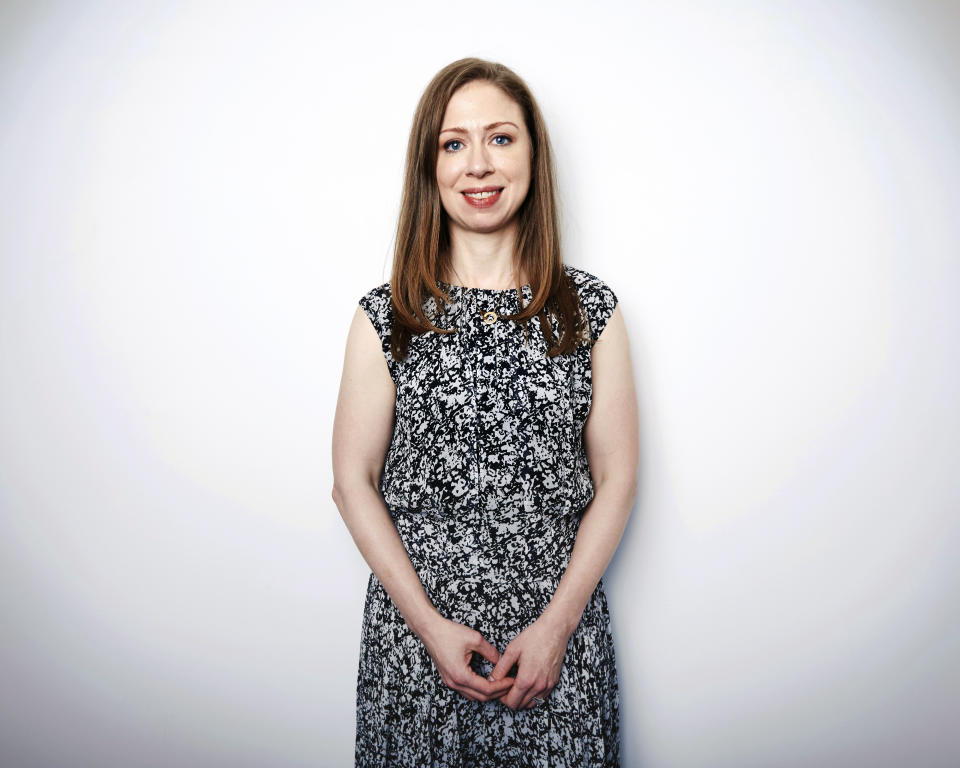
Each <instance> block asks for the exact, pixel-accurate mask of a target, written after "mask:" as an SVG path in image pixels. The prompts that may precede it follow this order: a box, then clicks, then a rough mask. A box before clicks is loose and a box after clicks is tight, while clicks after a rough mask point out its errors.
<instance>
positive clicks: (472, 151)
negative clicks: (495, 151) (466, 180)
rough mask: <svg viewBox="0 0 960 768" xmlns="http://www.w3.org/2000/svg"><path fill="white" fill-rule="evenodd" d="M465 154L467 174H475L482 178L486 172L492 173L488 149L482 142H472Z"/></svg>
mask: <svg viewBox="0 0 960 768" xmlns="http://www.w3.org/2000/svg"><path fill="white" fill-rule="evenodd" d="M467 151H468V152H469V155H468V156H467V175H468V176H476V177H477V178H478V179H482V178H483V177H484V176H486V175H487V174H490V173H493V164H492V163H491V162H490V151H489V149H488V148H487V146H486V145H485V144H484V143H483V142H482V141H478V142H474V144H473V146H472V147H470V148H469V149H468V150H467Z"/></svg>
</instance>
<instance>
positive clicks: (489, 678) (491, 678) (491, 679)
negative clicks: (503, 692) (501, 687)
mask: <svg viewBox="0 0 960 768" xmlns="http://www.w3.org/2000/svg"><path fill="white" fill-rule="evenodd" d="M487 680H489V681H490V682H491V683H492V682H493V675H490V677H488V678H487Z"/></svg>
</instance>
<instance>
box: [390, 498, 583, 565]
mask: <svg viewBox="0 0 960 768" xmlns="http://www.w3.org/2000/svg"><path fill="white" fill-rule="evenodd" d="M390 515H391V517H392V519H393V521H394V525H395V526H396V528H397V532H398V533H399V534H400V539H401V541H403V545H404V547H405V549H406V550H407V554H408V555H409V557H410V561H411V563H413V566H414V568H415V569H416V570H417V571H418V572H419V573H420V574H421V576H422V577H426V578H433V579H437V578H441V577H442V578H444V579H451V578H457V579H468V580H469V579H477V580H485V581H488V582H497V581H504V580H519V581H524V582H533V581H552V580H559V578H560V576H561V575H562V573H563V571H564V570H565V569H566V566H567V563H568V562H569V560H570V555H571V553H572V551H573V546H574V543H575V541H576V536H577V531H578V530H579V527H580V517H579V516H577V515H573V516H553V515H552V514H550V513H549V512H546V513H543V514H531V513H523V514H522V515H509V514H496V515H486V516H484V515H483V514H477V515H475V516H474V517H473V518H471V519H470V520H469V521H467V520H463V519H460V518H457V517H447V516H443V515H428V514H421V513H417V512H414V511H411V510H408V509H403V508H400V509H398V508H395V507H392V508H390Z"/></svg>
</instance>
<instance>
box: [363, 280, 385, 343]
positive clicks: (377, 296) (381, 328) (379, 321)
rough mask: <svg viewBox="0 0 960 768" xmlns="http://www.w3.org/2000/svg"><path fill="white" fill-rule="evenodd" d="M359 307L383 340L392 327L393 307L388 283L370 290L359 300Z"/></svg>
mask: <svg viewBox="0 0 960 768" xmlns="http://www.w3.org/2000/svg"><path fill="white" fill-rule="evenodd" d="M359 304H360V307H361V308H362V309H363V311H364V312H365V313H366V315H367V317H369V318H370V322H371V323H373V327H374V328H376V329H377V333H378V334H379V335H380V338H381V339H384V338H385V337H386V336H388V335H389V333H390V327H391V326H392V325H393V307H392V294H391V292H390V283H389V282H387V283H381V284H380V285H378V286H375V287H374V288H371V289H370V290H369V291H367V292H366V293H365V294H363V296H361V297H360V300H359Z"/></svg>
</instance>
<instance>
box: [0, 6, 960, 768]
mask: <svg viewBox="0 0 960 768" xmlns="http://www.w3.org/2000/svg"><path fill="white" fill-rule="evenodd" d="M958 50H960V6H958V4H957V3H956V2H935V1H934V0H921V1H920V2H915V1H912V2H907V0H903V1H902V2H781V3H769V2H759V0H758V1H757V2H749V1H748V0H736V1H735V2H730V3H724V4H718V3H712V2H708V0H685V1H684V2H671V3H643V2H632V3H626V2H622V3H616V2H596V3H592V4H582V3H554V4H551V5H549V6H548V5H546V4H534V3H524V2H518V3H490V4H476V3H456V2H413V3H403V4H391V3H386V2H380V3H370V4H365V5H359V4H358V5H354V6H349V5H347V4H336V5H335V4H333V3H327V4H324V3H308V2H302V3H269V4H268V3H266V2H262V3H243V2H232V3H227V2H220V3H213V2H197V3H189V4H187V3H176V2H169V3H146V2H134V1H132V0H130V1H127V2H100V3H93V2H39V3H38V2H23V1H19V2H5V3H4V4H3V5H2V7H0V114H2V120H0V249H2V262H0V270H2V271H0V428H2V433H0V504H2V517H0V555H2V559H0V610H2V625H0V626H2V631H0V654H2V655H0V680H2V684H0V763H2V765H3V766H4V767H5V768H8V767H9V768H35V767H36V768H54V767H57V768H59V767H60V766H63V767H66V766H69V767H70V768H79V767H81V766H91V767H94V766H96V768H108V767H112V766H137V767H138V768H153V767H154V766H156V767H160V766H184V767H190V768H192V767H194V766H196V767H198V768H199V767H204V768H205V767H206V766H230V767H231V768H245V767H250V768H261V767H263V768H288V767H289V768H294V767H299V766H348V765H352V759H353V735H354V725H355V711H354V694H355V685H356V672H357V663H358V653H359V641H360V624H361V617H362V609H363V595H364V588H365V586H366V580H367V576H368V574H369V568H368V567H367V565H366V563H365V562H364V561H363V559H362V558H361V556H360V554H359V552H358V551H357V550H356V548H355V546H354V544H353V541H352V539H351V538H350V536H349V534H348V532H347V530H346V528H345V526H344V525H343V523H342V521H341V519H340V517H339V515H338V513H337V510H336V507H335V506H334V504H333V502H332V500H331V497H330V491H331V487H332V477H331V461H330V441H331V426H332V420H333V412H334V405H335V401H336V395H337V388H338V385H339V374H340V366H341V364H342V359H343V350H344V343H345V339H346V332H347V328H348V325H349V322H350V318H351V316H352V314H353V312H354V310H355V308H356V305H357V301H358V300H359V298H360V296H361V295H363V294H364V293H365V292H366V291H367V290H369V289H370V288H372V287H373V286H375V285H378V284H380V283H381V282H384V281H385V280H387V279H389V269H390V259H391V256H392V252H391V247H392V239H393V231H394V226H395V223H396V215H397V211H398V208H399V200H400V191H401V190H400V184H401V173H402V169H403V160H404V151H405V147H406V142H407V135H408V131H409V128H410V122H411V119H412V116H413V110H414V107H415V105H416V102H417V99H418V98H419V95H420V93H421V92H422V90H423V88H424V87H425V86H426V84H427V83H428V82H429V80H430V78H431V77H432V76H433V75H434V73H435V72H436V71H437V70H439V69H440V68H441V67H442V66H444V65H446V64H447V63H449V62H450V61H453V60H455V59H458V58H461V57H463V56H470V55H476V56H481V57H485V58H491V59H495V60H498V61H502V62H503V63H505V64H507V65H508V66H510V67H512V68H514V69H515V70H516V71H517V72H518V73H519V74H520V75H521V76H522V77H524V78H525V79H526V80H527V82H528V83H529V85H530V86H531V88H532V89H533V91H534V93H535V95H536V97H537V98H538V100H539V102H540V105H541V108H542V109H543V112H544V114H545V117H546V119H547V124H548V126H549V128H550V131H551V135H552V139H553V144H554V149H555V151H556V157H557V163H558V171H559V180H560V186H561V194H562V206H563V209H562V213H563V217H564V218H563V221H564V238H565V240H564V244H565V248H566V260H567V261H568V263H571V264H573V265H576V266H580V267H582V268H584V269H586V270H588V271H590V272H592V273H594V274H596V275H598V276H599V277H601V278H602V279H603V280H605V281H606V282H607V283H608V284H609V285H610V286H611V287H612V288H613V289H614V290H615V292H616V293H617V295H618V297H619V299H620V302H621V307H622V310H623V313H624V316H625V318H626V321H627V324H628V326H629V329H630V334H631V340H632V348H633V355H634V363H635V369H636V375H637V381H638V388H639V394H640V400H641V412H642V447H643V458H642V466H643V469H642V476H641V478H640V488H641V492H640V497H639V499H638V503H637V507H636V509H635V511H634V514H633V516H632V518H631V521H630V524H629V526H628V528H627V531H626V534H625V537H624V540H623V543H622V545H621V548H620V550H619V551H618V553H617V555H616V557H615V558H614V560H613V562H612V563H611V566H610V568H609V569H608V571H607V574H606V576H605V583H606V585H607V591H608V596H609V598H610V603H611V612H612V616H613V630H614V636H615V642H616V647H617V653H618V669H619V674H620V682H621V689H622V691H621V701H622V709H621V713H622V723H621V726H622V733H623V756H624V766H625V767H633V766H643V767H644V768H726V767H727V766H729V767H731V768H733V767H736V768H746V767H748V766H756V767H757V768H761V767H762V768H805V767H808V766H809V767H811V768H824V767H826V768H847V767H848V766H871V768H882V767H884V766H902V765H910V766H924V767H926V766H929V767H931V768H933V767H934V766H955V765H957V764H960V731H958V729H957V728H956V713H957V712H958V711H960V567H958V566H957V559H956V553H957V548H958V545H960V519H958V515H960V482H958V470H960V466H958V464H960V462H958V459H960V405H958V403H960V399H958V394H960V391H958V389H960V388H958V384H960V309H958V299H960V224H958V222H960V217H958V215H957V214H958V211H960V181H958V180H960V152H958V142H957V137H958V136H960V95H958V94H960V76H958V73H960V61H958V59H960V56H958V54H957V51H958Z"/></svg>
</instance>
